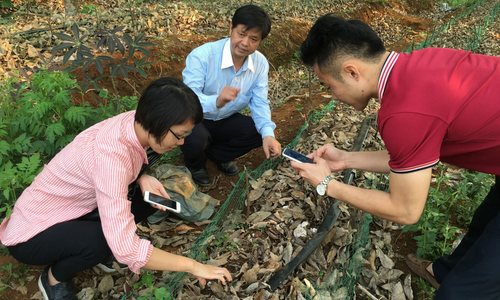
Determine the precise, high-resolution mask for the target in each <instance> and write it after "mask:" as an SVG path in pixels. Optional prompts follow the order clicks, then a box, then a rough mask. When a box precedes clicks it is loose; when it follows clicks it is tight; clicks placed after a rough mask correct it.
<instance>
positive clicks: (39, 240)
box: [0, 78, 232, 299]
mask: <svg viewBox="0 0 500 300" xmlns="http://www.w3.org/2000/svg"><path fill="white" fill-rule="evenodd" d="M202 117H203V113H202V109H201V105H200V102H199V100H198V97H197V96H196V94H195V93H194V92H193V91H191V89H189V88H188V87H187V86H186V85H184V84H183V83H182V82H181V81H179V80H177V79H172V78H160V79H158V80H156V81H154V82H153V83H152V84H150V85H149V86H148V87H147V88H146V90H145V91H144V93H143V94H142V96H141V98H140V99H139V103H138V106H137V110H136V111H129V112H126V113H122V114H120V115H118V116H115V117H112V118H109V119H107V120H104V121H102V122H100V123H98V124H96V125H94V126H92V127H90V128H88V129H87V130H85V131H83V132H82V133H80V134H79V135H78V136H76V137H75V139H74V140H73V141H72V142H71V143H70V144H68V145H67V146H66V147H65V148H64V149H62V150H61V151H60V152H59V153H58V154H57V155H56V156H55V157H54V158H53V159H52V160H51V161H50V162H49V163H48V164H47V165H46V166H45V167H44V168H43V170H42V172H41V173H40V174H39V175H38V176H37V177H36V178H35V179H34V181H33V183H32V184H31V185H30V186H29V187H28V188H26V189H25V190H24V192H23V193H22V195H21V196H20V197H19V198H18V199H17V201H16V204H15V206H14V208H13V211H12V214H11V215H10V216H9V217H7V218H5V219H4V220H3V222H2V224H1V225H0V242H1V243H2V244H3V245H5V246H7V248H8V250H9V252H10V253H11V255H12V256H14V257H15V258H16V259H17V260H19V261H21V262H23V263H26V264H31V265H47V267H46V268H45V270H44V271H43V272H42V274H41V276H40V279H39V282H38V285H39V287H40V290H41V291H42V294H43V296H44V297H45V299H76V297H75V291H74V287H73V285H72V283H71V279H72V278H73V277H74V275H75V274H76V273H78V272H80V271H82V270H85V269H88V268H90V267H92V266H94V265H96V264H98V263H101V262H104V261H105V260H106V259H108V258H109V256H111V255H114V257H115V258H116V259H117V260H118V261H119V262H121V263H123V264H126V265H127V266H128V267H129V268H130V270H132V271H133V272H135V273H139V270H140V269H141V268H145V269H149V270H164V271H180V272H188V273H191V274H193V275H194V276H196V277H197V278H198V279H199V280H200V283H201V284H203V285H204V284H205V282H206V279H218V280H220V281H221V282H222V283H225V282H226V281H231V280H232V278H231V275H230V273H229V272H228V270H227V269H225V268H220V267H215V266H210V265H206V264H202V263H199V262H196V261H195V260H193V259H190V258H187V257H184V256H179V255H175V254H172V253H168V252H166V251H163V250H161V249H159V248H156V247H154V246H153V245H152V244H151V242H150V241H148V240H145V239H142V238H140V237H139V236H138V235H137V233H136V229H137V227H136V223H138V222H140V221H142V220H144V219H145V218H146V217H147V216H148V215H149V214H151V213H153V212H154V211H155V210H154V209H152V207H151V206H149V205H148V204H147V203H145V202H144V201H143V200H142V194H143V192H144V191H150V192H152V193H156V194H159V195H163V196H165V197H168V194H167V192H166V191H165V189H164V187H163V185H162V184H161V183H160V182H159V181H158V180H157V179H156V178H154V177H151V176H148V175H140V171H141V167H142V166H143V165H147V164H148V163H149V161H148V156H147V154H146V151H147V150H152V151H154V152H155V153H157V154H163V153H165V152H168V151H170V150H172V149H174V148H175V147H177V146H179V145H182V144H183V143H184V139H185V137H186V136H187V135H189V134H190V132H191V130H192V128H193V127H194V125H195V124H197V123H199V122H200V121H201V120H202ZM139 175H140V176H139ZM138 176H139V178H137V177H138ZM134 183H136V184H137V185H138V186H139V187H140V191H139V192H138V193H135V194H134V195H133V196H132V197H128V190H129V185H132V184H134ZM137 190H139V189H137ZM96 212H98V215H97V217H95V218H91V217H90V216H91V215H92V214H96Z"/></svg>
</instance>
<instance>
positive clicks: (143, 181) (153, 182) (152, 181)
mask: <svg viewBox="0 0 500 300" xmlns="http://www.w3.org/2000/svg"><path fill="white" fill-rule="evenodd" d="M137 184H139V186H140V187H141V191H142V194H143V195H144V192H145V191H149V192H151V193H153V194H157V195H160V196H163V197H165V198H167V199H170V196H169V195H168V193H167V191H166V190H165V187H164V186H163V184H162V183H161V182H160V181H159V180H158V179H156V178H155V177H153V176H149V175H146V174H144V175H142V176H141V177H139V178H138V179H137ZM152 206H153V207H154V208H156V209H160V210H166V209H165V208H163V207H161V206H159V205H155V204H152Z"/></svg>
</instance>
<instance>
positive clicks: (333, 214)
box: [268, 116, 374, 291]
mask: <svg viewBox="0 0 500 300" xmlns="http://www.w3.org/2000/svg"><path fill="white" fill-rule="evenodd" d="M373 119H374V118H373V116H369V117H367V118H365V119H364V120H363V123H362V124H361V128H360V130H359V133H358V135H357V136H356V139H355V140H354V144H353V146H352V150H351V151H359V150H361V149H362V148H363V142H364V140H365V139H366V136H367V134H368V129H369V128H370V127H371V125H372V121H373ZM343 178H344V179H343V182H344V183H346V184H351V183H352V181H353V179H354V171H353V170H352V169H346V170H344V172H343ZM338 206H339V201H335V200H334V202H333V204H332V205H330V207H329V208H328V211H327V212H326V215H325V217H324V218H323V222H322V223H321V225H320V226H319V228H318V232H317V233H316V235H314V237H313V238H312V239H311V240H309V241H308V242H307V244H306V245H305V246H304V247H303V248H302V250H300V252H299V254H297V256H295V257H294V258H293V259H292V260H291V261H290V262H289V263H288V264H287V265H286V266H285V267H283V268H282V269H280V270H279V271H278V272H276V273H275V274H274V275H273V276H272V277H271V278H269V281H268V284H269V288H270V289H271V291H274V290H275V289H276V288H278V287H279V286H280V284H281V283H282V282H283V281H284V280H286V279H287V278H288V276H290V274H292V273H293V271H295V269H296V268H297V267H298V266H299V265H301V264H302V263H303V262H304V261H306V260H307V258H308V257H309V255H311V254H312V253H313V252H314V250H316V248H318V246H319V245H320V244H321V242H323V240H324V239H325V237H326V235H327V234H328V232H330V230H332V228H333V226H334V225H335V223H336V222H337V218H338V216H339V213H340V211H339V209H338Z"/></svg>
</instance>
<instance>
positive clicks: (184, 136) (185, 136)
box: [168, 128, 191, 141]
mask: <svg viewBox="0 0 500 300" xmlns="http://www.w3.org/2000/svg"><path fill="white" fill-rule="evenodd" d="M168 131H170V133H172V134H173V135H174V136H175V138H176V139H177V140H179V141H180V140H183V139H185V138H187V136H188V135H190V134H191V132H188V133H187V134H185V135H183V136H178V135H177V134H176V133H175V132H173V131H172V129H170V128H169V129H168Z"/></svg>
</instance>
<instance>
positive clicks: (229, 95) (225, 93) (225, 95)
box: [216, 86, 240, 108]
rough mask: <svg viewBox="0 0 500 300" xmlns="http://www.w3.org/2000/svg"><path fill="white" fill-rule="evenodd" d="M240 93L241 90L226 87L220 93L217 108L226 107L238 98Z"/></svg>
mask: <svg viewBox="0 0 500 300" xmlns="http://www.w3.org/2000/svg"><path fill="white" fill-rule="evenodd" d="M239 92H240V89H239V88H235V87H230V86H225V87H224V88H223V89H222V91H221V92H220V94H219V97H217V102H216V105H217V108H222V107H224V105H226V104H228V103H229V102H231V101H233V100H234V99H236V97H238V93H239Z"/></svg>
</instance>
